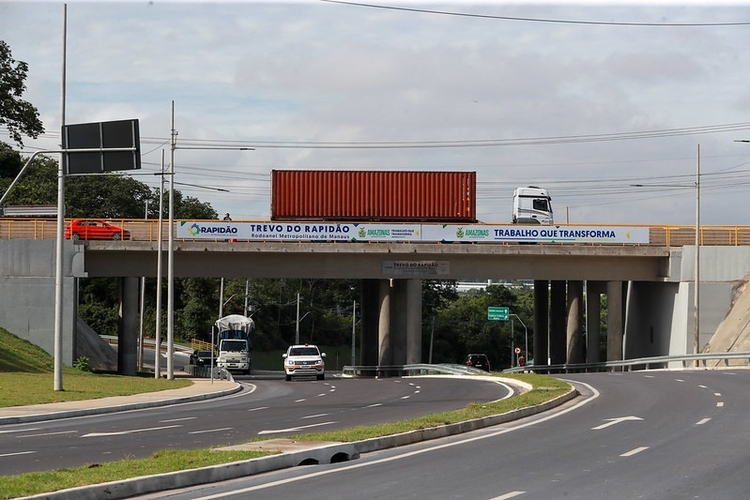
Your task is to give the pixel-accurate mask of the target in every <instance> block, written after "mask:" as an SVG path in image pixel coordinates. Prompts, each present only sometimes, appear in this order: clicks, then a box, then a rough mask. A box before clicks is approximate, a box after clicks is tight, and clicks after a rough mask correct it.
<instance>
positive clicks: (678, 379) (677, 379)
mask: <svg viewBox="0 0 750 500" xmlns="http://www.w3.org/2000/svg"><path fill="white" fill-rule="evenodd" d="M674 380H675V382H684V380H682V379H681V378H676V379H674Z"/></svg>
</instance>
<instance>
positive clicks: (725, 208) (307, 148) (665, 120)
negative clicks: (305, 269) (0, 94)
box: [0, 0, 750, 224]
mask: <svg viewBox="0 0 750 500" xmlns="http://www.w3.org/2000/svg"><path fill="white" fill-rule="evenodd" d="M62 28H63V3H61V2H33V1H23V2H18V1H10V2H8V1H2V2H0V39H2V40H4V41H5V42H6V43H7V44H8V45H9V46H10V49H11V51H12V55H13V58H14V59H16V60H20V61H25V62H26V63H28V65H29V72H28V78H27V81H26V83H27V87H28V88H27V92H26V94H25V95H24V98H25V99H26V100H28V101H30V102H31V103H32V104H34V105H35V106H36V107H37V108H38V109H39V112H40V115H41V118H42V120H43V122H44V125H45V128H46V130H47V133H46V134H45V135H44V136H43V137H40V138H39V139H38V140H26V141H24V142H25V149H24V152H26V153H31V152H32V151H34V150H35V149H40V148H42V149H54V148H56V147H57V144H58V143H59V140H60V139H59V136H60V134H59V127H60V123H61V98H60V95H61V74H62V70H61V68H62V55H63V43H62V40H63V37H62ZM749 42H750V3H744V2H725V3H717V2H709V1H708V0H706V1H705V2H702V3H700V2H691V1H683V2H680V3H679V4H678V3H676V2H670V1H665V2H663V3H661V4H655V3H654V2H628V1H625V0H623V1H621V2H619V3H617V4H615V3H608V2H598V3H592V2H585V1H578V2H575V3H567V2H561V1H555V0H549V1H547V2H545V3H538V4H532V3H528V2H514V3H509V2H502V1H497V2H487V1H480V2H471V3H469V2H460V1H455V2H450V3H431V2H429V3H428V2H383V3H381V2H374V3H368V4H366V5H365V4H357V3H356V2H354V3H337V2H322V1H304V2H288V3H284V2H249V1H245V2H236V1H235V2H231V1H230V2H222V3H217V2H175V1H163V0H154V1H150V2H147V1H127V2H108V1H99V2H92V1H87V2H82V1H76V0H71V1H69V2H68V6H67V51H66V54H67V92H66V102H67V106H66V122H67V123H68V124H73V123H87V122H98V121H110V120H121V119H130V118H138V119H139V120H140V129H141V144H142V145H141V149H142V153H143V170H142V172H139V175H138V177H137V178H138V179H139V180H141V181H142V182H145V183H147V184H149V185H151V186H154V187H155V186H157V184H158V177H157V176H156V175H154V174H155V173H157V172H159V170H160V166H161V158H162V154H163V152H164V154H165V155H166V158H167V161H168V160H169V148H168V145H169V134H170V128H171V125H170V115H171V106H172V102H173V101H174V106H175V129H176V130H177V132H178V139H177V145H178V149H177V150H176V151H175V170H176V172H177V175H176V182H177V183H178V185H177V188H178V189H180V190H181V191H182V192H183V193H185V194H186V195H189V196H195V197H197V198H199V199H201V200H202V201H207V202H210V203H211V204H212V206H213V207H214V208H215V209H216V210H217V211H218V212H220V213H221V214H223V213H224V212H230V213H231V214H232V217H233V218H234V219H235V220H240V219H267V218H268V217H269V216H270V173H271V170H272V169H291V168H294V169H356V170H375V169H377V170H460V171H476V172H477V179H478V193H477V198H478V199H477V214H478V217H479V219H480V220H482V221H485V222H498V223H505V222H509V221H510V212H511V196H512V192H513V189H514V187H516V186H525V185H532V184H533V185H538V186H543V187H546V188H547V189H548V190H549V191H550V194H551V195H552V198H553V207H554V209H555V218H556V220H557V221H558V222H571V223H583V224H602V223H603V224H694V223H695V202H696V190H695V180H696V164H697V158H698V147H699V145H700V172H701V182H700V184H701V190H700V195H701V222H702V223H705V224H750V208H749V207H748V205H750V196H748V193H749V192H750V144H745V143H738V142H735V141H736V140H742V139H750V50H749V49H748V47H750V43H749ZM0 140H2V141H5V142H11V141H10V139H9V138H8V134H7V131H5V130H3V129H1V128H0ZM219 146H222V147H240V146H250V147H254V148H255V150H254V151H235V150H226V151H221V150H215V149H198V150H196V149H180V147H185V148H187V147H203V148H211V147H219ZM634 184H642V185H643V186H644V187H634V186H633V185H634ZM194 186H198V187H194ZM216 188H221V189H228V190H229V191H230V192H229V193H226V192H219V191H217V190H216Z"/></svg>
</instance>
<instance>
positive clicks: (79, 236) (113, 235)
mask: <svg viewBox="0 0 750 500" xmlns="http://www.w3.org/2000/svg"><path fill="white" fill-rule="evenodd" d="M65 238H67V239H74V240H129V239H130V231H128V230H127V229H123V228H121V227H118V226H115V225H112V224H110V223H109V222H107V221H103V220H101V219H73V221H72V222H71V223H70V224H69V225H68V227H66V228H65Z"/></svg>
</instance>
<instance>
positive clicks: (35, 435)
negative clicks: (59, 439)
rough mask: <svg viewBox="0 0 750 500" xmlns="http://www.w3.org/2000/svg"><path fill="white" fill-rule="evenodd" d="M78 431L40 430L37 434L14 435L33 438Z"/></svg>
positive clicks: (19, 437)
mask: <svg viewBox="0 0 750 500" xmlns="http://www.w3.org/2000/svg"><path fill="white" fill-rule="evenodd" d="M77 433H78V431H59V432H40V433H39V434H24V435H23V436H16V437H17V438H18V439H21V438H34V437H42V436H58V435H60V434H77Z"/></svg>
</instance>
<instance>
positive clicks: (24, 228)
mask: <svg viewBox="0 0 750 500" xmlns="http://www.w3.org/2000/svg"><path fill="white" fill-rule="evenodd" d="M70 221H71V219H68V220H66V221H65V224H66V225H67V224H69V223H70ZM107 221H108V222H110V223H112V224H114V225H116V226H119V227H122V228H125V229H127V230H128V231H130V234H131V237H132V239H133V240H140V241H157V240H158V237H159V221H158V220H156V219H107ZM235 222H242V221H235ZM248 222H250V221H248ZM252 222H258V221H252ZM559 225H560V226H566V227H575V226H584V224H559ZM585 226H586V227H621V226H626V227H648V229H649V243H648V244H649V245H650V246H662V247H681V246H686V245H694V244H695V226H690V225H643V224H641V225H639V224H585ZM168 231H169V222H168V221H163V222H162V239H163V240H164V241H166V240H167V238H168V235H169V233H168ZM56 234H57V223H56V221H55V220H54V219H30V218H17V219H14V218H2V217H0V240H8V239H14V240H18V239H32V240H53V239H55V236H56ZM175 234H176V232H175ZM217 241H223V240H221V239H217ZM700 244H701V245H708V246H711V245H713V246H717V245H724V246H745V245H750V225H741V226H732V225H726V226H723V225H721V226H708V225H707V226H701V228H700ZM621 245H627V244H624V243H623V244H621Z"/></svg>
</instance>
